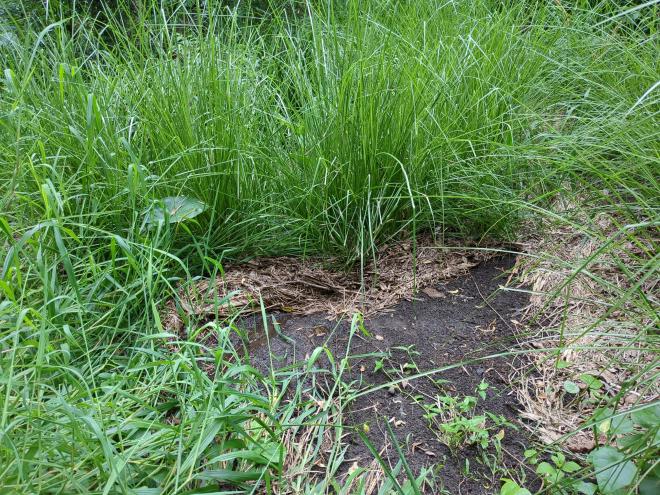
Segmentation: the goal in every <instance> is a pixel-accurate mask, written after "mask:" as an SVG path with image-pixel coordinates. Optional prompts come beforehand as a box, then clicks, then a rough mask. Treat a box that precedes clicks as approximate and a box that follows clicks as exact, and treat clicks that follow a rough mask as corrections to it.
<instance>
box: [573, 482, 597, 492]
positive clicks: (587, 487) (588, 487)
mask: <svg viewBox="0 0 660 495" xmlns="http://www.w3.org/2000/svg"><path fill="white" fill-rule="evenodd" d="M573 488H575V490H576V491H577V492H578V493H582V494H584V495H594V493H596V485H594V484H593V483H587V482H586V481H578V482H577V483H574V484H573Z"/></svg>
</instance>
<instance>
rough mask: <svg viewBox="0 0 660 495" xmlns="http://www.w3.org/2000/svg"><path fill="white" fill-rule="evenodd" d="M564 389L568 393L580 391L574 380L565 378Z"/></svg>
mask: <svg viewBox="0 0 660 495" xmlns="http://www.w3.org/2000/svg"><path fill="white" fill-rule="evenodd" d="M564 390H566V392H568V393H569V394H577V393H579V392H580V387H578V386H577V384H576V383H575V382H572V381H570V380H566V381H565V382H564Z"/></svg>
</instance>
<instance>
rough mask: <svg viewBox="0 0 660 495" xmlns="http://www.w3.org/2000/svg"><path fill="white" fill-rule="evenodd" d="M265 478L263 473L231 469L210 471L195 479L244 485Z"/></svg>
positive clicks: (196, 476) (200, 474)
mask: <svg viewBox="0 0 660 495" xmlns="http://www.w3.org/2000/svg"><path fill="white" fill-rule="evenodd" d="M262 477H263V471H258V470H256V469H252V470H249V471H233V470H231V469H209V470H206V471H203V472H201V473H199V474H197V475H195V479H198V480H204V481H222V482H225V483H232V484H233V483H242V482H245V481H254V480H258V479H260V478H262Z"/></svg>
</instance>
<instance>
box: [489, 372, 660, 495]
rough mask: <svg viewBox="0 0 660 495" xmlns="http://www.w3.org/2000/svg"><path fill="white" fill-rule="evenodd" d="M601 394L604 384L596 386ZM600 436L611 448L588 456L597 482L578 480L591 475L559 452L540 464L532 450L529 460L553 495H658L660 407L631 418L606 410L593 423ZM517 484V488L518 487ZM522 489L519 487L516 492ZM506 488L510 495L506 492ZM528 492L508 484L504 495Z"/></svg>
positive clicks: (596, 414) (527, 455)
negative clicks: (582, 473)
mask: <svg viewBox="0 0 660 495" xmlns="http://www.w3.org/2000/svg"><path fill="white" fill-rule="evenodd" d="M584 381H585V383H589V381H588V379H585V380H584ZM589 386H590V388H593V390H596V391H597V390H598V389H600V386H602V384H600V385H598V384H596V386H595V387H594V386H593V383H592V384H591V385H589ZM592 424H593V430H594V437H595V438H596V439H600V438H602V436H603V435H604V436H605V444H604V445H602V446H601V447H598V448H596V449H594V450H593V451H591V453H590V454H589V456H588V461H589V466H588V467H590V468H591V470H592V471H591V472H589V473H585V475H586V476H589V477H591V476H592V475H593V476H594V477H595V480H596V483H592V482H590V481H586V480H585V479H584V478H585V476H578V473H579V472H580V471H583V470H584V471H587V468H583V467H582V466H581V465H580V464H578V463H577V462H575V461H570V460H567V459H566V456H565V455H564V454H562V453H561V452H556V453H553V454H552V455H551V456H550V459H549V462H548V461H540V460H539V452H538V451H536V450H534V449H529V450H526V451H525V453H524V456H525V459H526V461H527V462H528V463H529V464H532V465H535V466H536V473H537V474H539V475H540V476H541V478H542V479H543V485H544V489H545V490H547V493H550V494H557V495H573V494H584V495H593V494H600V495H621V494H624V493H639V494H640V495H652V494H655V493H658V492H659V490H660V465H659V464H658V461H657V459H658V453H660V404H651V405H647V406H645V407H642V408H639V409H637V410H635V411H632V412H630V413H619V414H617V413H615V411H614V410H613V409H611V408H600V409H597V410H596V411H595V412H594V415H593V418H592ZM514 485H515V486H514ZM516 487H517V488H516ZM505 489H506V491H505ZM516 489H518V490H525V489H524V488H520V487H519V486H518V485H517V484H516V483H515V482H513V481H511V480H506V481H505V483H504V485H503V486H502V491H501V494H505V493H506V494H507V495H508V494H516V495H518V494H520V495H522V493H525V492H517V491H515V490H516Z"/></svg>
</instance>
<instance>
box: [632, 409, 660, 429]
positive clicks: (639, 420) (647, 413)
mask: <svg viewBox="0 0 660 495" xmlns="http://www.w3.org/2000/svg"><path fill="white" fill-rule="evenodd" d="M632 419H633V421H634V422H635V423H636V424H638V425H640V426H643V427H645V428H653V427H654V426H658V425H660V404H654V405H653V406H651V407H645V408H644V409H640V410H639V411H635V412H633V413H632Z"/></svg>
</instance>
